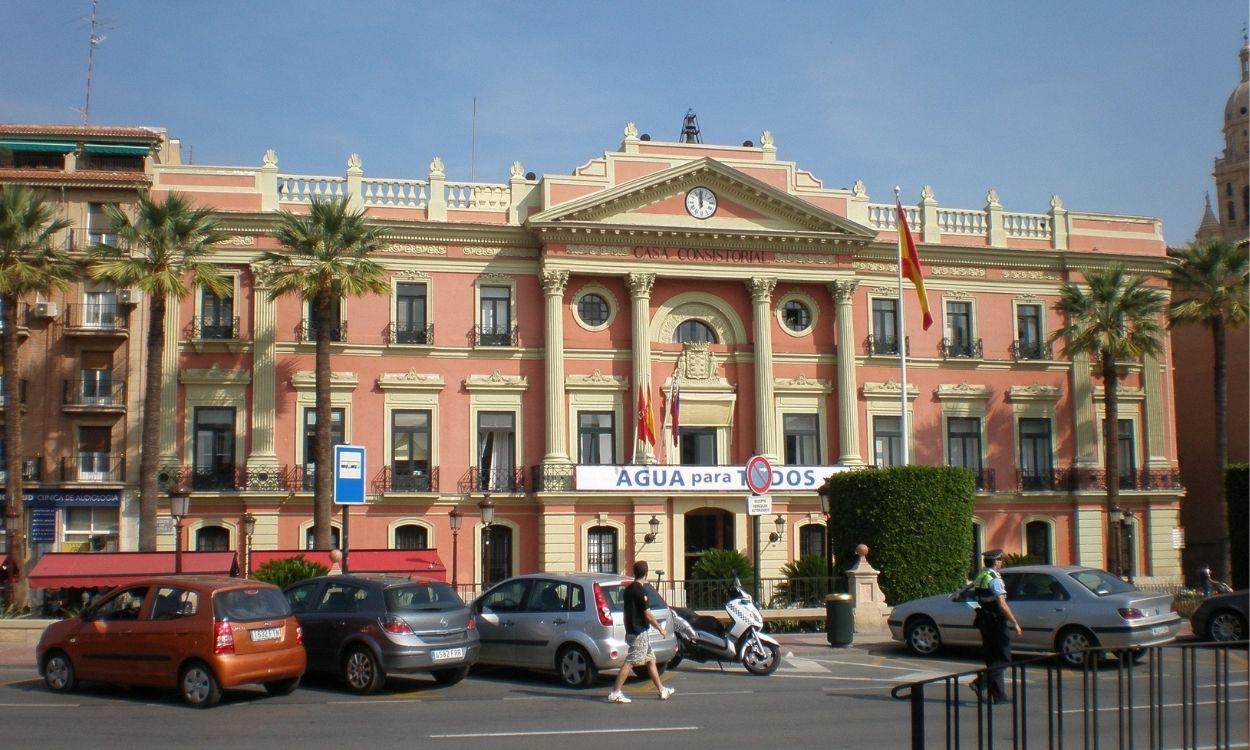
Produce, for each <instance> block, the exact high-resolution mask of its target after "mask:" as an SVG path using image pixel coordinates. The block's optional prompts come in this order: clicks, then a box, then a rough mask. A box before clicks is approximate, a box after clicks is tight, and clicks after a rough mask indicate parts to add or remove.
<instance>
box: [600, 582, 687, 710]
mask: <svg viewBox="0 0 1250 750" xmlns="http://www.w3.org/2000/svg"><path fill="white" fill-rule="evenodd" d="M646 580H647V561H646V560H639V561H638V562H636V563H634V582H633V583H631V584H629V586H627V587H626V588H625V601H624V610H625V612H624V614H625V643H626V644H627V645H628V646H629V653H628V654H626V655H625V663H624V664H622V665H621V671H620V672H618V673H617V675H616V682H615V683H614V684H613V685H612V692H610V693H608V702H609V703H629V702H630V700H629V698H626V697H625V694H624V693H622V692H621V688H623V687H624V686H625V681H626V680H628V679H629V674H630V672H631V671H633V668H634V667H641V666H643V665H646V667H647V669H648V671H649V672H650V673H651V682H653V683H655V689H656V690H657V691H658V692H659V694H660V700H662V701H666V700H668V699H669V698H671V697H672V695H673V693H675V692H677V691H676V690H674V689H673V688H671V687H664V683H662V682H660V673H659V671H658V670H656V668H655V653H654V652H652V650H651V628H655V629H656V630H658V631H660V637H661V638H663V637H664V635H665V632H664V627H663V626H661V625H660V623H659V621H658V620H656V619H655V615H653V614H651V609H650V607H648V605H647V590H646V588H645V587H644V586H643V583H644V582H645V581H646Z"/></svg>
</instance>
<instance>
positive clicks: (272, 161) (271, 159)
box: [264, 149, 278, 167]
mask: <svg viewBox="0 0 1250 750" xmlns="http://www.w3.org/2000/svg"><path fill="white" fill-rule="evenodd" d="M264 164H265V166H266V167H276V166H278V152H277V151H274V150H273V149H269V150H268V151H266V152H265V156H264Z"/></svg>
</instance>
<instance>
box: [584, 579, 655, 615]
mask: <svg viewBox="0 0 1250 750" xmlns="http://www.w3.org/2000/svg"><path fill="white" fill-rule="evenodd" d="M631 583H633V581H621V582H620V583H616V582H608V583H601V584H599V588H601V589H603V595H604V596H605V597H607V600H608V606H609V607H611V608H612V611H613V612H620V611H622V610H623V609H624V608H625V587H626V586H628V585H629V584H631ZM642 586H643V588H644V589H646V591H647V609H649V610H651V611H652V612H654V611H656V610H661V609H668V604H667V603H665V601H664V597H662V596H660V592H658V591H656V590H655V589H654V588H653V587H652V586H651V584H649V583H644V584H642Z"/></svg>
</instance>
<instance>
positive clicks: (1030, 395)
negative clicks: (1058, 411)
mask: <svg viewBox="0 0 1250 750" xmlns="http://www.w3.org/2000/svg"><path fill="white" fill-rule="evenodd" d="M1061 393H1062V389H1060V388H1059V386H1057V385H1042V384H1041V383H1033V384H1031V385H1013V386H1011V387H1010V388H1008V389H1007V400H1009V401H1015V402H1021V401H1046V402H1054V401H1058V400H1059V396H1060V395H1061Z"/></svg>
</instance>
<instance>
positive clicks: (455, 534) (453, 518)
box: [447, 508, 464, 588]
mask: <svg viewBox="0 0 1250 750" xmlns="http://www.w3.org/2000/svg"><path fill="white" fill-rule="evenodd" d="M447 519H448V520H449V521H450V522H451V587H452V588H455V587H456V558H457V557H458V555H457V554H456V552H457V549H456V546H457V545H456V543H457V541H459V537H460V524H462V523H464V517H463V516H461V514H460V509H459V508H452V509H451V512H450V513H448V514H447Z"/></svg>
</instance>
